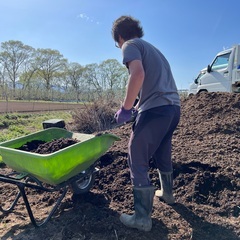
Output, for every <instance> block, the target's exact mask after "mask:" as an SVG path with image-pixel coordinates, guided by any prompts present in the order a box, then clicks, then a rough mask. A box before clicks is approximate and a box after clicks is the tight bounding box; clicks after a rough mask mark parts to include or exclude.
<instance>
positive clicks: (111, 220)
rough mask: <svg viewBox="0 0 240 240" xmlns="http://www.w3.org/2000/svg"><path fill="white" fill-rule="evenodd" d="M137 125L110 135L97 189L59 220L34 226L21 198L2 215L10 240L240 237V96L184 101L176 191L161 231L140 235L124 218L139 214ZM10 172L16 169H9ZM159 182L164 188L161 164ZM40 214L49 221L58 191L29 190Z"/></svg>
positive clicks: (2, 197) (156, 212) (8, 191)
mask: <svg viewBox="0 0 240 240" xmlns="http://www.w3.org/2000/svg"><path fill="white" fill-rule="evenodd" d="M130 131H131V124H128V125H126V126H123V127H120V128H118V129H113V130H111V131H110V132H111V133H114V134H116V135H117V136H119V137H120V138H121V141H116V142H115V143H114V144H113V145H112V147H111V148H110V149H109V150H108V152H106V154H104V155H103V156H102V157H101V158H100V160H99V163H98V167H99V172H98V174H97V177H96V180H95V183H94V185H93V187H92V189H91V190H90V191H89V192H88V193H86V194H83V195H80V196H77V195H73V194H72V193H71V192H70V191H69V192H68V193H67V195H66V197H65V198H64V199H63V201H62V203H61V205H60V207H59V209H58V210H57V212H56V213H55V214H54V216H53V217H52V219H51V220H50V221H49V222H48V223H47V224H46V225H44V226H42V227H40V228H34V227H33V225H32V223H31V221H30V220H29V217H28V214H27V211H26V209H25V206H24V204H23V201H22V200H20V202H19V204H18V205H17V206H16V207H15V209H14V211H13V213H10V214H8V215H5V214H1V213H0V221H1V223H0V236H1V240H3V239H4V240H5V239H24V240H33V239H34V240H42V239H46V240H47V239H52V240H53V239H62V240H65V239H66V240H67V239H72V240H76V239H79V240H99V239H102V240H133V239H142V240H156V239H159V240H160V239H161V240H167V239H168V240H182V239H186V240H213V239H218V240H237V239H240V160H239V156H240V147H239V146H240V94H238V95H237V94H228V93H208V94H200V95H196V96H191V97H188V98H187V99H185V100H182V115H181V121H180V123H179V126H178V128H177V130H176V131H175V133H174V137H173V150H172V151H173V162H174V194H175V198H176V201H177V203H176V204H175V205H173V206H168V205H166V204H165V203H163V202H161V201H159V199H157V198H155V199H154V207H153V213H152V218H153V228H152V230H151V231H150V232H140V231H138V230H135V229H129V228H126V227H125V226H123V225H122V224H121V222H120V221H119V216H120V214H121V213H122V212H125V213H132V212H133V194H132V186H131V184H130V178H129V171H128V166H127V143H128V138H129V135H130ZM0 171H1V173H2V174H6V173H7V172H9V171H10V169H8V168H7V167H4V166H2V168H1V169H0ZM149 173H150V177H151V180H152V184H153V185H155V186H156V188H159V179H158V175H157V171H156V169H155V168H154V165H153V163H152V162H151V161H150V169H149ZM15 192H16V190H15V187H14V186H13V185H10V184H5V183H1V184H0V204H1V206H4V207H6V206H7V205H9V202H10V201H11V200H12V199H13V194H14V193H15ZM27 193H28V197H29V201H30V202H31V207H32V210H33V212H34V214H35V216H36V217H37V218H40V219H43V218H44V217H46V216H47V212H48V211H49V209H50V208H51V207H52V206H53V202H54V199H55V197H56V196H57V193H55V192H54V193H51V194H49V193H42V192H33V191H32V190H31V189H27Z"/></svg>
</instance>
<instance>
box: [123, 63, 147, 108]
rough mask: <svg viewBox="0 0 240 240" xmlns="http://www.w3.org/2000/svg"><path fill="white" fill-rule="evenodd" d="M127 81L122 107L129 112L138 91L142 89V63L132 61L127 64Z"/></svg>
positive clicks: (143, 75)
mask: <svg viewBox="0 0 240 240" xmlns="http://www.w3.org/2000/svg"><path fill="white" fill-rule="evenodd" d="M128 69H129V79H128V85H127V91H126V96H125V99H124V101H123V107H124V109H126V110H129V109H131V108H132V107H133V104H134V102H135V100H136V98H137V96H138V93H139V91H140V90H141V88H142V85H143V81H144V77H145V72H144V69H143V65H142V62H141V61H140V60H133V61H131V62H129V63H128Z"/></svg>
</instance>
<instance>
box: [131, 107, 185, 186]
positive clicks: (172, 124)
mask: <svg viewBox="0 0 240 240" xmlns="http://www.w3.org/2000/svg"><path fill="white" fill-rule="evenodd" d="M179 119H180V107H179V106H175V105H166V106H161V107H156V108H152V109H149V110H147V111H144V112H142V113H140V114H138V116H137V118H136V121H135V123H134V124H133V129H132V133H131V137H130V141H129V145H128V150H129V157H128V165H129V168H130V174H131V180H132V184H133V185H134V186H148V185H150V180H149V177H148V169H149V160H150V159H151V158H153V159H154V161H155V163H156V166H157V168H158V169H159V170H160V171H162V172H171V171H172V170H173V169H172V156H171V152H172V135H173V132H174V130H175V129H176V127H177V125H178V123H179Z"/></svg>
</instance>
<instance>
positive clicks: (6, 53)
mask: <svg viewBox="0 0 240 240" xmlns="http://www.w3.org/2000/svg"><path fill="white" fill-rule="evenodd" d="M1 50H2V51H1V52H0V62H1V63H2V64H3V65H4V68H5V69H6V72H7V75H8V79H9V80H10V82H11V84H12V89H13V97H14V98H15V90H16V82H17V80H18V78H19V76H20V74H21V71H22V66H23V65H24V63H25V62H26V61H27V60H28V59H29V57H30V56H31V55H32V53H33V51H34V49H33V48H32V47H30V46H28V45H24V44H23V43H22V42H20V41H13V40H10V41H7V42H3V43H2V44H1Z"/></svg>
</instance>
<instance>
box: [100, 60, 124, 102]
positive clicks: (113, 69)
mask: <svg viewBox="0 0 240 240" xmlns="http://www.w3.org/2000/svg"><path fill="white" fill-rule="evenodd" d="M99 73H100V76H101V83H102V87H103V89H104V90H105V91H106V92H107V97H108V98H114V96H115V95H118V92H119V91H120V92H121V90H122V89H125V86H126V82H127V79H128V72H127V70H126V68H125V67H123V66H122V65H121V64H120V63H119V62H118V61H117V60H116V59H108V60H106V61H103V62H102V63H101V64H100V65H99Z"/></svg>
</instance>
